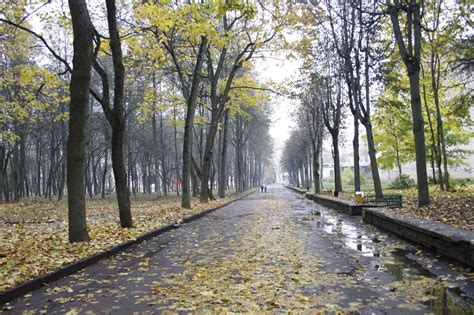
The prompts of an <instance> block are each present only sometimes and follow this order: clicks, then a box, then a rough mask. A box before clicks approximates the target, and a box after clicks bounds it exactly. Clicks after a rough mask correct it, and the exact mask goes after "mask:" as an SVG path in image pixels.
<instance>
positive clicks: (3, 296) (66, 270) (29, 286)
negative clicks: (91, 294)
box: [0, 190, 257, 305]
mask: <svg viewBox="0 0 474 315" xmlns="http://www.w3.org/2000/svg"><path fill="white" fill-rule="evenodd" d="M256 191H257V190H254V191H250V192H247V193H244V194H243V195H241V196H239V197H237V198H236V199H233V200H230V201H229V202H226V203H224V204H222V205H220V206H218V207H215V208H211V209H207V210H203V211H202V212H199V213H196V214H193V215H189V216H186V217H184V218H183V219H182V222H183V223H189V222H192V221H195V220H198V219H200V218H202V217H203V216H205V215H207V214H209V213H211V212H213V211H216V210H218V209H220V208H223V207H225V206H227V205H229V204H231V203H233V202H236V201H239V200H241V199H243V198H245V197H248V196H250V195H251V194H253V193H255V192H256ZM179 227H180V225H177V224H175V223H172V224H169V225H165V226H163V227H160V228H158V229H156V230H153V231H150V232H147V233H145V234H142V235H140V236H139V237H137V238H136V239H133V240H129V241H126V242H124V243H121V244H119V245H116V246H113V247H111V248H109V249H107V250H105V251H103V252H100V253H97V254H94V255H91V256H88V257H85V258H82V259H80V260H78V261H76V262H73V263H71V264H68V265H66V266H63V267H61V268H59V269H57V270H55V271H52V272H50V273H47V274H45V275H42V276H38V277H36V278H33V279H31V280H27V281H25V282H22V283H20V284H18V285H17V286H15V287H13V288H11V289H8V290H6V291H3V292H1V293H0V305H3V304H5V303H7V302H9V301H11V300H13V299H15V298H17V297H20V296H23V295H25V294H27V293H29V292H31V291H34V290H36V289H39V288H41V287H43V286H45V285H47V284H48V283H51V282H54V281H57V280H59V279H61V278H64V277H66V276H69V275H72V274H73V273H76V272H78V271H79V270H82V269H84V268H86V267H88V266H91V265H93V264H95V263H97V262H99V261H100V260H102V259H104V258H108V257H111V256H113V255H115V254H117V253H119V252H122V251H124V250H125V249H127V248H129V247H131V246H133V245H137V244H139V243H141V242H143V241H146V240H148V239H151V238H153V237H155V236H158V235H161V234H163V233H166V232H168V231H171V230H174V229H177V228H179Z"/></svg>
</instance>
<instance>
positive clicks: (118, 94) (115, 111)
mask: <svg viewBox="0 0 474 315" xmlns="http://www.w3.org/2000/svg"><path fill="white" fill-rule="evenodd" d="M106 7H107V24H108V28H109V38H110V40H109V41H110V49H111V51H112V60H113V72H114V73H113V74H114V75H113V79H114V84H113V86H114V89H113V91H114V94H113V107H111V106H110V105H111V102H110V91H109V89H110V83H109V76H108V74H107V71H106V70H105V69H104V67H103V66H101V64H100V63H99V61H98V59H97V53H98V51H99V49H100V36H99V35H96V39H97V42H98V45H97V46H96V49H95V56H94V60H93V66H94V69H95V70H96V71H97V73H98V74H99V76H100V78H101V81H102V96H99V95H98V93H96V92H95V91H94V90H92V89H91V93H92V95H94V97H95V98H96V99H97V101H98V102H99V104H100V105H101V106H102V109H103V111H104V114H105V117H106V118H107V120H108V122H109V124H110V126H111V127H112V152H111V157H112V168H113V171H114V177H115V185H116V191H117V200H118V206H119V215H120V224H121V226H122V227H124V228H131V227H133V221H132V213H131V210H130V196H129V195H130V192H129V189H128V185H127V170H126V169H125V161H124V154H125V153H124V138H125V112H124V80H125V68H124V65H123V57H122V45H121V42H120V36H119V30H118V26H117V8H116V6H115V0H106Z"/></svg>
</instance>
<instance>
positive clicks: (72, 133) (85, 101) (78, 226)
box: [67, 0, 94, 242]
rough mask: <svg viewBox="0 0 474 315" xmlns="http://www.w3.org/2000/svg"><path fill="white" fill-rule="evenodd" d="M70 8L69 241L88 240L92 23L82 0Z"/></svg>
mask: <svg viewBox="0 0 474 315" xmlns="http://www.w3.org/2000/svg"><path fill="white" fill-rule="evenodd" d="M69 10H70V12H71V19H72V26H73V32H74V44H73V45H74V57H73V60H72V66H73V68H72V74H71V83H70V97H71V101H70V107H69V139H68V152H67V159H68V160H67V189H68V216H69V241H70V242H83V241H88V240H89V234H88V232H87V225H86V202H85V196H86V191H85V181H84V174H85V170H84V166H85V148H86V142H85V129H86V122H87V115H88V112H89V99H90V96H89V95H90V94H89V89H90V81H91V69H92V58H93V51H92V44H93V40H94V27H93V25H92V22H91V19H90V16H89V10H88V9H87V4H86V1H85V0H69Z"/></svg>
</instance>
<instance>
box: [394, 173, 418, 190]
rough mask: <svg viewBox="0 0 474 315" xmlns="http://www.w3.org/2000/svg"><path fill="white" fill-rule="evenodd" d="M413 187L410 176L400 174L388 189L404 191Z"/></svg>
mask: <svg viewBox="0 0 474 315" xmlns="http://www.w3.org/2000/svg"><path fill="white" fill-rule="evenodd" d="M413 186H415V181H414V180H413V179H411V178H410V176H408V175H405V174H402V175H400V176H398V177H396V178H395V179H394V180H393V182H392V184H391V185H390V188H395V189H406V188H410V187H413Z"/></svg>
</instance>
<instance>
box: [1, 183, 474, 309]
mask: <svg viewBox="0 0 474 315" xmlns="http://www.w3.org/2000/svg"><path fill="white" fill-rule="evenodd" d="M410 251H413V252H414V254H413V255H415V256H416V255H418V256H419V257H417V259H419V260H421V261H424V262H426V263H427V264H431V265H432V266H433V267H439V266H441V267H443V268H447V266H448V264H445V263H441V265H437V262H435V261H436V259H435V257H430V256H429V255H426V254H425V253H424V252H423V251H421V250H419V251H418V252H417V251H415V249H413V247H412V246H410V245H408V244H406V243H404V242H402V241H400V240H398V239H396V238H394V237H392V236H389V235H387V234H385V233H382V232H380V231H378V230H376V229H375V228H370V227H366V226H362V224H361V223H360V222H359V221H358V218H350V217H347V216H345V215H341V214H337V213H336V212H333V211H332V210H328V209H324V208H320V207H318V206H315V205H314V204H311V203H309V202H308V201H307V200H304V199H302V198H301V197H299V196H297V195H296V194H293V193H291V192H290V191H288V190H285V189H284V188H283V187H282V186H271V187H269V191H268V193H260V192H257V193H254V194H253V195H251V196H249V197H247V198H245V199H243V200H240V201H237V202H235V203H233V204H231V205H229V206H226V207H224V208H222V209H220V210H217V211H215V212H213V213H211V214H208V215H207V216H205V217H204V218H202V219H200V220H198V221H195V222H192V223H189V224H185V225H183V226H182V227H181V228H180V229H177V230H174V231H171V232H168V233H165V234H163V235H162V236H159V237H157V238H154V239H152V240H149V241H147V242H144V243H142V244H141V245H139V246H136V247H134V248H131V249H130V250H128V251H126V252H124V253H122V254H120V255H117V256H114V257H113V258H111V259H107V260H104V261H102V262H100V263H98V264H96V265H94V266H91V267H89V268H87V269H85V270H84V271H82V272H80V273H78V274H76V275H73V276H71V277H67V278H64V279H62V280H60V281H58V282H56V283H53V284H51V285H50V286H48V287H46V288H44V289H41V290H38V291H35V292H33V293H32V294H29V295H28V296H27V297H24V298H22V299H20V300H17V301H14V302H13V303H12V304H11V305H9V308H11V309H12V310H13V311H15V312H20V311H24V310H30V311H34V312H46V313H55V312H57V313H63V312H68V311H72V312H81V313H82V312H87V311H90V312H96V313H97V312H109V313H117V312H122V313H130V312H132V311H138V312H152V313H154V312H158V311H163V310H172V311H185V312H191V311H196V310H197V311H210V312H250V311H264V312H272V311H283V312H285V311H290V310H295V311H305V310H318V311H324V310H328V311H375V312H378V311H380V312H382V311H387V310H391V311H395V312H399V313H407V312H414V313H417V312H420V313H423V312H426V311H429V310H435V309H438V308H439V307H441V308H442V307H448V309H450V310H457V311H466V312H468V311H469V308H470V306H469V300H468V298H467V297H464V298H462V299H460V298H458V296H456V299H454V300H456V301H457V302H458V303H457V304H454V303H453V302H452V300H453V299H452V297H453V294H454V293H453V292H454V290H450V289H448V287H463V286H464V287H466V286H467V287H469V283H471V282H472V281H471V280H472V279H469V277H470V276H472V275H469V274H468V273H466V272H463V270H462V268H461V267H459V266H458V267H456V268H457V269H456V268H454V269H456V270H454V269H449V268H448V269H449V270H446V272H445V274H444V275H443V276H442V277H440V276H435V275H433V274H431V273H430V272H428V271H427V270H425V269H423V268H422V267H421V266H420V265H417V263H415V262H409V261H408V259H407V258H406V257H402V256H400V253H401V252H403V253H405V252H407V253H408V252H410ZM448 267H449V266H448ZM458 291H459V290H458ZM447 302H449V306H446V303H447ZM443 303H444V304H443ZM471 310H472V309H471Z"/></svg>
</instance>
